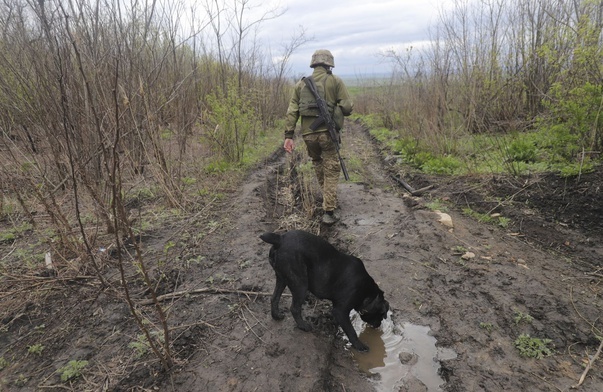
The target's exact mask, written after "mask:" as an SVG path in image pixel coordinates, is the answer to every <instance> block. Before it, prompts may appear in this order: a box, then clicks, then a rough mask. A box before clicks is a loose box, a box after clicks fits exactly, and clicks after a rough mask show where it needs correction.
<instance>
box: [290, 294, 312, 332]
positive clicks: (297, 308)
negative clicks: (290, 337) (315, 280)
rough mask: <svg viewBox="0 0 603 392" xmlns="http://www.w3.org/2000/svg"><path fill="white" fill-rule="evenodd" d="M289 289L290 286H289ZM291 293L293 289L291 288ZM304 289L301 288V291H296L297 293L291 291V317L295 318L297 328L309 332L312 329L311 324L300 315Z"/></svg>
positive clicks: (304, 296) (304, 297)
mask: <svg viewBox="0 0 603 392" xmlns="http://www.w3.org/2000/svg"><path fill="white" fill-rule="evenodd" d="M289 288H290V289H291V287H289ZM292 293H293V290H292ZM306 294H307V293H306V290H303V292H298V293H293V294H292V295H293V299H292V301H291V314H292V315H293V318H294V319H295V322H296V324H297V328H299V329H301V330H302V331H306V332H309V331H311V330H312V325H310V323H308V322H307V321H305V320H304V318H303V317H302V304H303V303H304V301H305V299H306Z"/></svg>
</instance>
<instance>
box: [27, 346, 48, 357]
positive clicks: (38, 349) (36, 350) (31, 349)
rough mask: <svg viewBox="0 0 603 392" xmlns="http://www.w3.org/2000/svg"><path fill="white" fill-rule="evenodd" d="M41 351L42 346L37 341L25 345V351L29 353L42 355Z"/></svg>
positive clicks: (42, 349)
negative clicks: (30, 344)
mask: <svg viewBox="0 0 603 392" xmlns="http://www.w3.org/2000/svg"><path fill="white" fill-rule="evenodd" d="M42 351H44V346H43V345H41V344H39V343H38V344H34V345H32V346H29V347H27V352H28V353H30V354H36V355H42Z"/></svg>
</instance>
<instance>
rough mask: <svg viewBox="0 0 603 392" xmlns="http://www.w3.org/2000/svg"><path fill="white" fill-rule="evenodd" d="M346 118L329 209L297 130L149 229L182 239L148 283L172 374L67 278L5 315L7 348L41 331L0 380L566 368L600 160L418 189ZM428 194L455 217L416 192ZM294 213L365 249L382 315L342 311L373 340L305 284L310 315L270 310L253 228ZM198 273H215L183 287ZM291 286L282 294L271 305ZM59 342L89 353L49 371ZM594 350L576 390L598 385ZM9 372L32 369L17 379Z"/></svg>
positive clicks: (545, 372)
mask: <svg viewBox="0 0 603 392" xmlns="http://www.w3.org/2000/svg"><path fill="white" fill-rule="evenodd" d="M347 128H348V129H347V130H346V133H345V135H344V152H345V154H344V155H346V156H348V157H352V156H353V157H355V159H356V160H358V161H360V162H361V164H360V165H358V164H356V165H355V166H354V168H353V170H352V171H353V173H352V174H353V180H354V181H351V182H345V183H343V182H342V183H340V187H339V193H340V204H341V209H342V217H341V221H340V222H339V223H338V224H336V225H334V226H332V227H325V226H323V225H321V224H320V223H319V218H320V211H319V210H318V209H317V208H316V207H317V206H318V205H319V203H318V201H317V200H316V199H317V198H318V194H317V192H316V189H315V187H313V186H311V185H310V186H309V187H307V186H304V185H303V181H302V182H300V181H299V180H298V179H299V178H300V176H301V174H300V173H301V171H303V167H305V168H306V169H305V170H306V172H308V170H307V169H308V166H307V164H305V166H304V164H303V162H302V161H303V157H304V156H305V152H304V151H303V147H302V148H300V146H299V145H298V151H297V155H294V156H293V157H291V156H285V155H284V154H283V153H277V154H275V155H274V156H273V157H271V158H270V159H269V160H268V161H267V162H265V163H264V164H263V165H261V166H260V167H258V169H257V170H255V171H254V172H253V173H252V174H251V175H250V176H249V177H248V178H247V179H246V180H245V182H244V183H243V184H242V185H241V186H240V187H239V188H237V189H235V190H233V193H232V194H231V195H230V196H229V197H228V198H227V199H226V200H225V201H224V202H222V203H221V204H216V205H215V206H214V207H212V209H211V212H207V211H206V213H204V214H203V215H201V214H198V215H195V216H189V217H186V218H185V219H183V220H182V221H180V222H170V223H169V224H166V227H164V228H163V229H162V230H157V231H155V232H154V233H152V234H151V235H149V236H148V237H145V239H144V241H145V243H144V246H145V249H146V252H147V253H148V254H153V253H152V251H153V250H155V251H157V252H156V253H158V254H161V249H165V244H166V241H168V240H170V241H174V243H175V245H174V248H173V249H172V253H171V254H174V251H176V252H175V253H176V254H179V257H178V263H176V262H173V266H172V267H171V270H170V271H169V273H166V274H165V279H164V280H163V282H164V283H163V284H164V286H165V287H162V288H161V293H162V294H164V293H170V292H173V291H181V292H188V293H189V294H186V295H179V296H176V297H174V298H172V299H169V300H167V301H166V302H165V304H166V305H167V306H168V308H169V322H170V325H171V326H172V328H173V331H174V333H173V335H174V336H173V338H174V349H175V351H176V352H177V366H176V369H175V370H174V371H173V372H172V373H171V374H169V375H167V376H166V375H162V374H160V373H158V372H157V371H156V370H157V368H158V365H157V363H156V361H154V360H153V359H152V355H151V354H148V353H146V354H144V353H142V355H139V356H136V355H134V353H133V350H132V347H133V346H132V345H131V342H132V341H133V339H135V337H136V334H137V333H138V332H137V331H136V329H135V328H133V323H132V322H131V316H129V313H128V310H127V308H126V306H125V305H124V304H123V302H122V301H121V300H118V299H116V298H115V297H113V296H111V295H110V294H109V293H103V292H100V293H98V292H96V291H94V290H97V289H96V288H87V287H85V286H83V287H82V286H77V287H76V288H74V289H72V290H73V291H74V295H75V294H77V293H78V292H79V294H82V292H89V291H94V292H95V293H96V294H95V295H94V296H90V298H91V299H90V300H89V301H88V300H87V301H84V302H83V303H74V302H69V301H68V299H64V301H65V306H64V307H63V308H62V310H61V311H60V312H52V311H51V310H50V309H44V308H37V307H33V310H32V309H30V310H28V312H30V313H32V314H33V312H34V310H35V317H34V316H32V315H31V314H30V315H29V316H28V317H20V318H18V319H16V318H13V319H11V320H13V321H11V324H10V325H8V327H7V328H5V334H4V336H3V338H2V339H3V340H2V343H3V344H5V345H7V346H8V345H10V346H11V347H12V348H11V350H12V351H11V352H12V353H18V349H19V344H18V342H19V341H20V339H22V343H21V345H22V346H23V348H22V349H21V350H25V347H26V344H27V343H26V342H34V340H31V339H30V340H27V338H28V337H29V336H31V334H33V333H34V328H35V327H36V326H39V325H41V324H42V323H44V325H45V329H44V331H42V332H41V333H42V335H41V336H43V338H44V341H45V342H53V343H47V346H46V347H47V349H46V350H47V351H46V353H47V354H46V355H44V356H40V358H37V357H33V356H29V357H28V356H27V355H25V356H26V357H27V358H29V362H28V361H27V360H25V359H24V360H22V361H20V362H17V363H15V364H14V365H12V366H9V367H8V368H7V369H5V370H4V371H2V370H0V376H2V377H3V380H4V382H3V384H1V385H0V390H19V391H22V390H32V391H34V390H35V391H37V390H59V389H61V390H63V389H65V388H67V389H71V390H111V391H150V390H160V391H195V392H197V391H212V392H213V391H246V392H247V391H287V392H289V391H304V392H305V391H342V392H343V391H347V392H350V391H357V392H361V391H362V392H365V391H371V390H375V391H396V392H398V391H412V392H420V391H494V392H497V391H568V390H570V388H571V387H572V386H574V385H576V384H578V380H579V378H580V376H581V375H582V373H583V371H584V370H585V365H586V364H587V362H588V358H590V357H592V356H593V355H594V354H595V352H596V351H597V348H598V347H599V344H600V341H599V340H598V339H597V335H599V336H600V335H602V333H601V330H602V329H603V324H602V321H601V307H602V305H603V301H602V300H601V294H602V290H603V283H602V278H603V273H602V271H601V269H602V268H603V262H602V261H601V257H602V256H603V245H602V241H601V236H602V234H603V230H602V225H601V223H600V222H601V219H602V218H603V213H602V211H601V202H600V200H601V195H602V193H603V188H602V187H601V186H602V184H603V180H602V172H601V171H600V170H599V171H598V172H597V173H592V174H588V175H584V176H582V177H581V178H580V179H579V180H577V179H573V180H561V179H557V178H555V177H554V176H548V177H542V178H536V177H534V178H524V179H508V178H502V177H488V178H461V179H454V180H451V179H447V178H435V177H428V176H419V175H412V174H408V173H407V174H404V176H405V177H404V178H405V179H406V180H407V181H408V182H409V183H410V184H411V185H412V186H414V187H415V188H422V187H425V186H428V185H432V188H430V189H429V191H428V192H426V193H424V194H422V195H421V196H416V197H415V196H410V195H409V194H408V192H406V191H405V190H404V189H402V188H401V187H399V186H398V184H397V183H396V182H395V181H394V180H392V178H391V175H392V174H399V172H398V171H396V169H392V168H391V167H389V166H387V164H385V163H384V161H383V159H382V154H381V153H380V152H379V151H378V150H377V148H376V147H374V145H373V144H372V142H371V140H370V138H369V137H368V133H367V132H366V130H365V129H363V127H362V126H361V125H360V124H356V123H348V124H347ZM292 161H295V163H293V162H292ZM348 161H350V159H349V158H348ZM292 166H295V167H297V168H298V169H297V170H296V171H294V172H293V173H291V171H290V169H291V167H292ZM300 184H302V185H300ZM436 201H437V203H439V204H440V206H441V208H445V209H446V212H447V214H449V216H450V217H451V220H452V224H453V227H449V226H447V225H445V224H444V223H442V222H440V220H441V215H439V214H438V213H436V212H434V211H432V209H431V208H428V206H433V205H434V204H433V203H434V202H436ZM466 207H471V208H472V209H473V210H475V211H479V212H482V213H483V212H488V213H490V214H492V213H496V214H500V216H502V217H505V218H508V219H510V221H508V222H507V224H506V225H505V226H506V227H505V228H503V227H501V226H500V225H496V224H493V223H480V222H478V221H477V220H476V219H474V218H470V217H468V216H466V215H464V214H462V212H461V211H462V209H463V208H466ZM294 228H296V229H304V230H308V231H311V232H313V233H315V234H318V235H321V236H323V237H324V238H326V239H327V240H328V241H330V242H331V243H332V244H334V245H335V246H336V247H337V248H339V249H340V250H342V251H345V252H348V253H351V254H354V255H356V256H358V257H360V258H361V259H363V260H364V263H365V266H366V268H367V270H368V272H369V273H370V274H371V275H372V276H373V278H374V279H375V280H376V281H377V282H378V284H379V286H380V287H381V289H382V290H383V291H384V292H385V295H386V299H387V300H388V301H389V303H390V306H391V310H392V312H391V314H390V317H389V318H388V320H387V322H386V323H384V325H383V327H382V329H381V330H372V329H370V328H368V329H365V328H364V325H362V323H360V322H357V321H356V323H355V325H356V327H357V329H358V331H359V332H361V339H363V340H364V341H365V342H367V343H368V344H369V346H370V347H371V352H370V353H369V354H367V355H365V356H363V355H358V353H355V352H354V350H352V349H351V348H350V347H349V346H348V344H347V342H346V340H345V338H344V335H343V333H342V332H341V331H338V329H337V328H335V327H334V326H333V324H332V319H331V317H330V309H331V307H330V303H328V302H325V301H319V300H316V299H314V298H312V297H310V298H309V300H308V303H306V304H305V305H304V314H305V317H306V318H307V319H309V320H310V321H311V323H312V324H313V327H314V331H312V332H310V333H307V332H303V331H301V330H299V329H296V328H295V327H294V321H293V319H292V317H291V315H290V314H289V313H287V314H286V317H285V319H284V320H283V321H280V322H277V321H274V320H272V319H271V317H270V294H271V291H272V289H273V285H274V275H273V272H272V270H271V268H270V266H269V264H268V250H269V246H268V244H266V243H264V242H262V241H261V240H260V239H259V235H260V234H262V233H263V232H265V231H282V230H290V229H294ZM200 232H203V233H204V234H203V236H200V235H199V233H200ZM176 240H177V241H176ZM203 289H213V290H214V291H213V292H209V293H207V292H206V293H198V292H195V290H197V291H199V290H203ZM285 293H287V291H285ZM139 295H140V298H139V299H143V298H144V293H139ZM66 297H68V296H67V295H63V296H62V297H61V298H66ZM56 301H57V299H56V298H54V299H52V303H54V304H55V305H56V304H57V302H56ZM289 303H290V297H284V298H283V300H282V301H281V306H282V307H288V305H289ZM59 319H60V320H59ZM59 321H60V322H59ZM28 331H29V332H28ZM38 336H40V335H38ZM37 339H38V340H37V341H40V339H41V338H37ZM537 339H539V340H537ZM539 343H540V345H539ZM134 347H135V346H134ZM519 348H521V349H522V350H524V352H526V353H530V354H533V355H540V356H542V358H541V359H536V358H529V357H524V356H521V355H520V351H519ZM139 354H140V353H139ZM140 356H141V358H140ZM32 357H33V358H32ZM68 359H86V360H89V361H90V362H91V365H90V367H89V368H90V369H93V371H92V372H89V373H87V375H86V377H85V379H84V380H82V379H80V380H79V381H77V382H75V383H73V384H68V385H66V384H65V383H60V381H59V380H58V379H57V378H58V375H57V374H56V369H57V368H59V367H60V366H62V365H63V364H64V363H65V362H66V361H67V360H68ZM602 363H603V362H602V360H601V359H599V360H598V361H596V362H595V363H594V364H593V366H592V368H591V369H590V370H589V371H588V373H587V374H586V377H585V380H584V382H583V384H582V386H580V387H578V388H577V390H578V391H601V390H603V365H602ZM19 364H20V365H19ZM28 369H29V370H28ZM19 374H21V375H24V377H23V378H26V379H29V380H35V381H29V382H24V383H22V384H21V385H17V383H16V382H15V381H16V379H17V375H19ZM2 388H4V389H2Z"/></svg>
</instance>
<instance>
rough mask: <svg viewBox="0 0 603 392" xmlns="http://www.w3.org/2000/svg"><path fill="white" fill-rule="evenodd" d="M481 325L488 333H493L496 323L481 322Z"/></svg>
mask: <svg viewBox="0 0 603 392" xmlns="http://www.w3.org/2000/svg"><path fill="white" fill-rule="evenodd" d="M479 327H480V328H481V329H485V330H486V331H487V332H488V333H491V332H492V331H493V330H494V325H493V324H492V323H479Z"/></svg>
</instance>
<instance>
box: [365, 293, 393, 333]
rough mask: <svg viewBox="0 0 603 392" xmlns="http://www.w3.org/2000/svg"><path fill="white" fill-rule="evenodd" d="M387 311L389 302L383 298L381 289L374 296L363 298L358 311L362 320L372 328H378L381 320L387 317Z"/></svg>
mask: <svg viewBox="0 0 603 392" xmlns="http://www.w3.org/2000/svg"><path fill="white" fill-rule="evenodd" d="M388 311H389V302H387V301H386V300H385V298H384V297H383V292H382V291H381V292H380V293H379V294H378V295H377V296H376V297H374V298H365V300H364V301H363V302H362V307H361V308H360V309H359V311H358V313H359V314H360V318H361V319H362V321H364V322H365V323H367V324H368V325H370V326H371V327H373V328H379V327H380V326H381V320H384V319H386V318H387V312H388Z"/></svg>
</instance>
